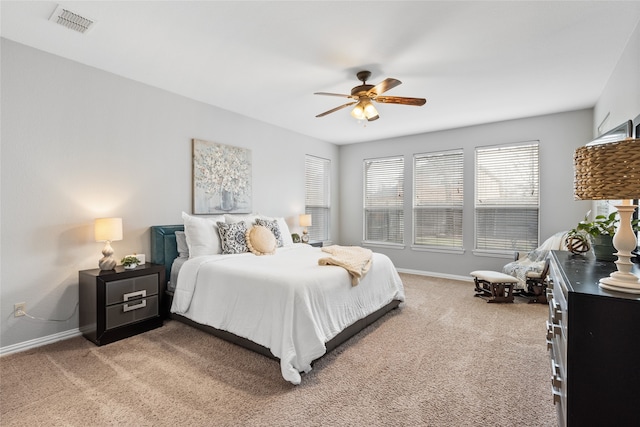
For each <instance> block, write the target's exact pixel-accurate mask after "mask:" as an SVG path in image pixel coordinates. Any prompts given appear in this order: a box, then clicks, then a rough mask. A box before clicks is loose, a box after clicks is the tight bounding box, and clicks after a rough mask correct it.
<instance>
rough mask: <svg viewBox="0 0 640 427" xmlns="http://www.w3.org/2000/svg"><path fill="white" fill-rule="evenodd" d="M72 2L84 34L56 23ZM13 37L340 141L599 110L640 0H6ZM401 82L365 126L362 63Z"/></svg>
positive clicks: (5, 25)
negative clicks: (356, 104) (358, 90)
mask: <svg viewBox="0 0 640 427" xmlns="http://www.w3.org/2000/svg"><path fill="white" fill-rule="evenodd" d="M58 4H60V5H62V6H63V7H65V8H67V9H69V10H71V11H73V12H75V13H77V14H79V15H82V16H85V17H87V18H90V19H93V20H95V21H96V24H95V25H94V27H93V28H92V29H91V30H90V31H88V32H87V33H85V34H80V33H78V32H75V31H72V30H69V29H67V28H64V27H62V26H60V25H58V24H55V23H53V22H51V21H49V20H48V19H49V17H50V15H51V13H52V12H53V11H54V10H55V9H56V6H57V5H58ZM0 7H1V9H0V13H1V15H2V26H1V30H2V37H5V38H7V39H10V40H14V41H16V42H19V43H23V44H25V45H28V46H32V47H35V48H37V49H41V50H44V51H46V52H50V53H53V54H56V55H59V56H62V57H65V58H69V59H72V60H74V61H78V62H81V63H83V64H87V65H90V66H93V67H96V68H99V69H103V70H106V71H109V72H111V73H114V74H117V75H120V76H124V77H127V78H130V79H133V80H136V81H139V82H143V83H146V84H148V85H151V86H155V87H158V88H162V89H165V90H167V91H170V92H173V93H177V94H180V95H184V96H186V97H189V98H192V99H196V100H199V101H202V102H205V103H207V104H211V105H215V106H217V107H220V108H223V109H226V110H230V111H234V112H236V113H239V114H243V115H245V116H248V117H251V118H254V119H257V120H261V121H264V122H267V123H271V124H273V125H276V126H279V127H282V128H286V129H290V130H292V131H295V132H298V133H301V134H305V135H309V136H312V137H315V138H318V139H321V140H324V141H330V142H334V143H336V144H347V143H354V142H362V141H371V140H377V139H382V138H389V137H394V136H399V135H409V134H416V133H423V132H430V131H436V130H442V129H450V128H456V127H462V126H468V125H473V124H480V123H487V122H494V121H501V120H507V119H514V118H520V117H528V116H534V115H541V114H548V113H556V112H561V111H569V110H575V109H582V108H589V107H593V106H594V105H595V103H596V101H597V99H598V97H599V95H600V93H601V92H602V90H603V88H604V86H605V84H606V82H607V80H608V79H609V77H610V75H611V73H612V71H613V69H614V68H615V66H616V63H617V62H618V60H619V59H620V56H621V54H622V51H623V50H624V47H625V46H626V44H627V42H628V40H629V37H630V36H631V34H632V32H633V30H634V28H635V27H636V25H638V22H639V21H640V1H602V2H599V1H584V2H581V1H532V2H525V1H512V2H504V1H495V2H494V1H466V2H457V1H456V2H452V1H409V2H400V1H338V2H331V1H174V2H168V1H140V2H133V1H131V2H120V1H117V2H116V1H60V2H50V1H28V2H27V1H15V2H14V1H4V0H3V1H2V2H1V6H0ZM362 69H367V70H370V71H372V73H373V74H372V77H371V79H370V82H369V83H372V84H376V83H378V82H379V81H381V80H383V79H384V78H386V77H394V78H397V79H399V80H401V81H402V82H403V84H402V85H400V86H398V87H396V88H394V89H391V90H390V91H388V92H387V94H388V95H395V96H409V97H419V98H426V99H427V104H426V105H425V106H423V107H414V106H405V105H390V104H378V105H376V106H377V107H378V111H379V113H380V120H377V121H375V122H370V123H367V124H366V126H364V125H363V124H362V123H358V122H357V121H356V120H355V119H353V118H352V117H351V116H350V115H349V110H350V109H349V108H347V109H344V110H340V111H338V112H335V113H333V114H330V115H328V116H326V117H323V118H316V117H315V115H316V114H319V113H321V112H324V111H326V110H329V109H331V108H333V107H337V106H338V105H341V104H343V103H345V102H347V100H346V99H342V98H336V97H328V96H318V95H313V93H314V92H317V91H323V92H337V93H349V91H350V89H351V88H352V87H353V86H356V85H357V84H358V83H359V82H358V81H357V80H356V78H355V73H356V72H357V71H359V70H362Z"/></svg>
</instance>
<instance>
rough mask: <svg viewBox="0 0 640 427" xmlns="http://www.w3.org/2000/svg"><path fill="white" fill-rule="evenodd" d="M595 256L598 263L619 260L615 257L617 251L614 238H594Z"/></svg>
mask: <svg viewBox="0 0 640 427" xmlns="http://www.w3.org/2000/svg"><path fill="white" fill-rule="evenodd" d="M592 246H593V254H594V255H595V256H596V259H597V260H598V261H615V260H616V259H618V257H617V256H615V255H614V253H615V252H616V249H615V248H614V247H613V236H611V235H609V234H601V235H599V236H595V237H594V238H593V245H592Z"/></svg>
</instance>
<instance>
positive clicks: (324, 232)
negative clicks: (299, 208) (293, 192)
mask: <svg viewBox="0 0 640 427" xmlns="http://www.w3.org/2000/svg"><path fill="white" fill-rule="evenodd" d="M330 176H331V160H327V159H321V158H320V157H314V156H309V155H307V156H305V159H304V179H305V184H304V189H305V201H304V204H305V207H304V212H305V213H307V214H311V223H312V224H313V225H312V226H311V227H308V231H309V239H311V240H320V241H326V240H329V218H330V216H331V215H330V214H331V209H330V208H331V206H330V205H331V203H330V200H331V197H330V192H329V179H330Z"/></svg>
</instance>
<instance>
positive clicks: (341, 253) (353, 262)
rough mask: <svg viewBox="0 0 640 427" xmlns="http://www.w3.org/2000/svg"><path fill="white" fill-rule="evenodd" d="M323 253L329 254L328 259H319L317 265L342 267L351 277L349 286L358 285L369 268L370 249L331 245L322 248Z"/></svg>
mask: <svg viewBox="0 0 640 427" xmlns="http://www.w3.org/2000/svg"><path fill="white" fill-rule="evenodd" d="M322 251H323V252H326V253H328V254H331V256H330V257H327V258H320V259H319V260H318V264H319V265H337V266H338V267H342V268H344V269H345V270H347V272H348V273H349V275H350V276H351V285H352V286H356V285H357V284H358V283H360V279H362V278H363V277H364V275H365V274H367V272H368V271H369V269H370V268H371V256H372V252H371V250H370V249H365V248H361V247H359V246H339V245H331V246H326V247H323V248H322Z"/></svg>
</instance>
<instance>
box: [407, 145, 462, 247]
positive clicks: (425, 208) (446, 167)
mask: <svg viewBox="0 0 640 427" xmlns="http://www.w3.org/2000/svg"><path fill="white" fill-rule="evenodd" d="M463 161H464V157H463V151H462V150H449V151H441V152H434V153H426V154H416V155H414V157H413V180H414V181H413V191H414V195H413V244H414V245H418V246H425V247H441V248H443V247H447V248H456V249H461V248H462V212H463V206H464V197H463V196H464V193H463V190H464V188H463V184H464V182H463V181H464V163H463Z"/></svg>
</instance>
